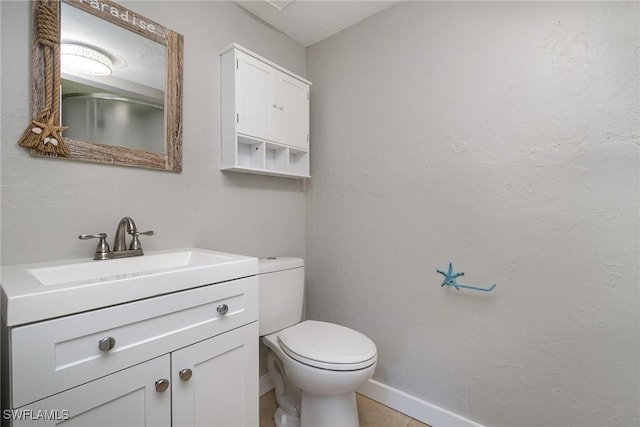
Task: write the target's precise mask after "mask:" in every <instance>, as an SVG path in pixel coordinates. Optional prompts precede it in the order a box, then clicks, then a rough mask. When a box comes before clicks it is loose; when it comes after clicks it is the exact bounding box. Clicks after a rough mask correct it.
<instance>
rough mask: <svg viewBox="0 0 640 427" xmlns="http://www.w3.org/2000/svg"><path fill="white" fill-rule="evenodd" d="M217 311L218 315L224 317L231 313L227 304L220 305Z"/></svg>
mask: <svg viewBox="0 0 640 427" xmlns="http://www.w3.org/2000/svg"><path fill="white" fill-rule="evenodd" d="M216 310H217V311H218V313H220V314H222V315H224V314H227V313H228V312H229V306H228V305H227V304H220V305H219V306H218V308H217V309H216Z"/></svg>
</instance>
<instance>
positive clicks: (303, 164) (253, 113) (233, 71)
mask: <svg viewBox="0 0 640 427" xmlns="http://www.w3.org/2000/svg"><path fill="white" fill-rule="evenodd" d="M220 65H221V85H222V87H221V89H222V92H221V94H222V110H221V111H222V113H221V118H222V151H221V170H223V171H234V172H245V173H254V174H260V175H274V176H280V177H286V178H310V174H309V86H310V85H311V82H309V81H307V80H305V79H304V78H302V77H300V76H297V75H295V74H293V73H291V72H290V71H287V70H286V69H284V68H282V67H280V66H278V65H276V64H274V63H272V62H271V61H269V60H267V59H265V58H262V57H261V56H259V55H256V54H255V53H253V52H251V51H250V50H248V49H245V48H243V47H242V46H239V45H237V44H232V45H231V46H229V47H228V48H227V49H224V50H223V51H222V52H221V53H220Z"/></svg>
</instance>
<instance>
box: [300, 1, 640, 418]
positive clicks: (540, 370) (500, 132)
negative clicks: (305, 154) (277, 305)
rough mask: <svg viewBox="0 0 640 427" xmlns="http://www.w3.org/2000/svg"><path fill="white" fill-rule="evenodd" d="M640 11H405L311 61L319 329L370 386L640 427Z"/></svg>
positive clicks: (501, 409)
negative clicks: (357, 348) (364, 355)
mask: <svg viewBox="0 0 640 427" xmlns="http://www.w3.org/2000/svg"><path fill="white" fill-rule="evenodd" d="M638 6H639V4H638V3H637V2H527V3H525V2H496V3H490V2H402V3H399V4H398V5H396V6H394V7H392V8H390V9H388V10H387V11H384V12H382V13H381V14H378V15H376V16H374V17H372V18H370V19H368V20H366V21H364V22H362V23H361V24H359V25H357V26H355V27H352V28H350V29H348V30H345V31H343V32H341V33H340V34H338V35H336V36H334V37H332V38H330V39H328V40H325V41H323V42H321V43H319V44H316V45H314V46H311V47H310V48H308V50H307V56H308V60H307V68H308V76H309V79H310V80H312V81H313V82H314V86H313V88H312V104H311V110H312V116H311V126H312V131H311V132H312V134H311V140H312V144H313V147H312V149H313V157H312V160H311V161H312V165H311V166H312V176H313V179H312V180H311V181H310V184H309V191H308V205H307V215H308V226H307V230H308V233H307V254H308V255H307V276H308V277H307V278H308V287H307V297H308V302H307V304H308V305H307V313H308V315H309V317H310V318H316V319H324V320H329V321H335V322H338V323H342V324H345V325H348V326H350V327H353V328H355V329H358V330H361V331H362V332H364V333H366V334H367V335H369V336H370V337H371V338H372V339H373V340H374V341H375V342H376V343H377V345H378V352H379V365H378V369H377V372H376V374H375V376H374V378H375V379H377V380H378V381H381V382H383V383H386V384H388V385H390V386H392V387H395V388H398V389H400V390H402V391H404V392H407V393H409V394H411V395H414V396H416V397H419V398H421V399H424V400H426V401H429V402H431V403H434V404H436V405H438V406H440V407H443V408H446V409H449V410H450V411H452V412H455V413H457V414H459V415H463V416H466V417H467V418H470V419H472V420H474V421H476V422H479V423H483V424H486V425H490V426H526V425H545V426H569V425H574V426H631V425H639V424H640V419H639V415H638V411H639V409H638V401H639V367H638V360H640V353H639V342H638V341H639V336H640V331H639V316H638V312H639V283H640V277H639V271H638V270H639V268H638V254H639V251H638V249H639V240H638V239H639V229H638V224H639V211H640V206H639V200H638V199H639V194H640V191H639V175H638V168H639V164H638V159H639V156H638V151H639V146H640V137H639V135H638V133H639V131H638V126H639V117H640V108H639V103H640V101H639V84H638V76H639V70H638V45H639V33H638V17H639V11H638ZM449 261H453V262H454V267H456V268H457V270H464V271H465V273H466V275H465V276H464V277H462V278H461V279H459V281H460V282H461V283H470V284H478V285H490V284H492V283H494V282H495V283H497V284H498V286H497V288H496V290H495V291H493V292H492V293H490V294H484V293H474V292H472V291H456V290H455V289H444V288H441V287H440V286H439V285H440V283H441V280H442V277H441V276H440V275H438V274H437V273H435V269H436V268H439V269H446V267H447V264H448V262H449ZM462 279H464V280H462Z"/></svg>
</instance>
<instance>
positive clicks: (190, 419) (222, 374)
mask: <svg viewBox="0 0 640 427" xmlns="http://www.w3.org/2000/svg"><path fill="white" fill-rule="evenodd" d="M257 336H258V323H257V322H254V323H251V324H249V325H246V326H243V327H241V328H238V329H235V330H233V331H230V332H227V333H225V334H222V335H218V336H216V337H213V338H210V339H208V340H205V341H202V342H200V343H197V344H194V345H191V346H189V347H186V348H184V349H182V350H178V351H176V352H174V353H173V355H172V384H173V413H172V417H173V425H174V426H203V427H204V426H206V427H216V426H220V427H234V426H237V427H241V426H257V425H258V370H257V366H258V340H257V339H256V337H257ZM187 370H188V371H187ZM181 372H182V375H181ZM185 375H188V377H187V376H185Z"/></svg>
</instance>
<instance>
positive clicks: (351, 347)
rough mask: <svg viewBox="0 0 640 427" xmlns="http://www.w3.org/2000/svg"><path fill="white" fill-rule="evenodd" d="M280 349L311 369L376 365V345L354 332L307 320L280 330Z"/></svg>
mask: <svg viewBox="0 0 640 427" xmlns="http://www.w3.org/2000/svg"><path fill="white" fill-rule="evenodd" d="M278 337H279V340H280V348H282V350H283V351H284V352H285V353H287V355H289V356H290V357H291V358H293V359H296V360H297V361H299V362H301V363H305V364H307V365H310V366H315V367H318V368H322V369H330V370H337V371H347V370H348V371H352V370H357V369H364V368H366V367H368V366H371V365H373V364H374V363H375V362H376V345H375V344H374V343H373V341H371V340H370V339H369V338H368V337H366V336H365V335H363V334H361V333H360V332H357V331H354V330H353V329H349V328H346V327H344V326H340V325H336V324H333V323H327V322H319V321H316V320H307V321H304V322H302V323H298V324H297V325H294V326H291V327H289V328H286V329H285V330H283V331H280V334H279V336H278Z"/></svg>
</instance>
